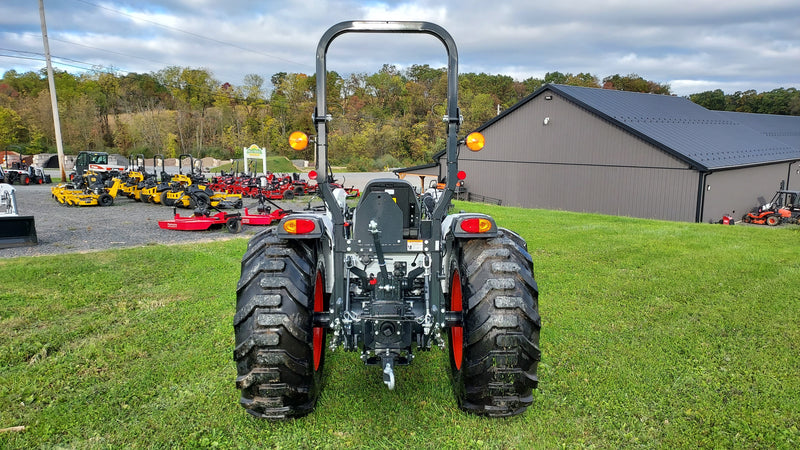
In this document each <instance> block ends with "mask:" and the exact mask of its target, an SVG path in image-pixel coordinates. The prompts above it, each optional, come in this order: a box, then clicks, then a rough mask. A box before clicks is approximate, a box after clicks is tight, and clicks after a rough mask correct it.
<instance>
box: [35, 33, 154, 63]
mask: <svg viewBox="0 0 800 450" xmlns="http://www.w3.org/2000/svg"><path fill="white" fill-rule="evenodd" d="M50 40H51V41H58V42H63V43H65V44H70V45H77V46H78V47H84V48H90V49H92V50H100V51H101V52H106V53H111V54H112V55H119V56H125V57H128V58H136V59H141V60H142V61H147V62H151V63H156V64H162V65H167V66H168V65H169V64H168V63H165V62H163V61H156V60H154V59H149V58H144V57H141V56H136V55H129V54H126V53H121V52H115V51H113V50H106V49H104V48H100V47H93V46H91V45H86V44H79V43H77V42H72V41H68V40H66V39H58V38H54V37H51V38H50Z"/></svg>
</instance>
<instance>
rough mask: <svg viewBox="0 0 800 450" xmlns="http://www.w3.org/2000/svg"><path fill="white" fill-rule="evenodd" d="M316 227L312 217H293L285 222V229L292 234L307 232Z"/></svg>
mask: <svg viewBox="0 0 800 450" xmlns="http://www.w3.org/2000/svg"><path fill="white" fill-rule="evenodd" d="M315 228H316V224H315V223H314V221H313V220H310V219H291V220H287V221H286V222H284V223H283V229H284V230H285V231H286V232H287V233H290V234H307V233H311V232H312V231H314V229H315Z"/></svg>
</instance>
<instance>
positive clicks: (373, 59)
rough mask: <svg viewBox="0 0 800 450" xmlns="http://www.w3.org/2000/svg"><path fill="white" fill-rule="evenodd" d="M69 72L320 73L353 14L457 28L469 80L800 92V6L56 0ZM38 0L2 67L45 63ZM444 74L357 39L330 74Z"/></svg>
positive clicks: (420, 44)
mask: <svg viewBox="0 0 800 450" xmlns="http://www.w3.org/2000/svg"><path fill="white" fill-rule="evenodd" d="M44 3H45V12H46V18H47V29H48V35H49V40H50V49H51V53H52V55H53V61H54V65H55V67H57V68H59V69H62V70H67V71H70V72H74V73H80V72H83V71H86V70H93V69H94V70H97V69H100V70H106V71H107V70H115V71H117V72H118V73H125V72H140V73H142V72H144V73H148V72H156V71H158V70H160V69H163V68H164V67H167V66H171V65H176V66H181V67H202V68H206V69H209V70H210V71H211V72H212V73H213V74H214V76H215V77H216V78H217V79H218V80H219V81H221V82H230V83H232V84H234V85H239V84H241V83H242V80H243V77H244V75H246V74H251V73H255V74H259V75H261V76H263V77H264V78H265V79H266V80H269V78H270V77H271V76H272V75H273V74H275V73H277V72H302V73H309V74H311V73H313V71H314V63H315V62H314V57H315V51H316V45H317V42H318V41H319V38H320V36H322V34H323V33H324V32H325V30H326V29H327V28H328V27H330V26H331V25H333V24H335V23H337V22H340V21H344V20H361V19H365V20H425V21H430V22H435V23H437V24H439V25H442V26H443V27H444V28H445V29H447V30H448V31H449V32H450V34H451V35H452V36H453V38H454V39H455V41H456V44H457V45H458V52H459V59H460V68H459V69H460V71H461V72H475V73H479V72H486V73H490V74H504V75H509V76H512V77H513V78H515V79H517V80H523V79H525V78H528V77H537V78H542V77H543V76H544V74H545V73H547V72H552V71H560V72H564V73H567V72H571V73H578V72H589V73H592V74H594V75H596V76H597V77H599V78H600V79H602V78H603V77H606V76H609V75H614V74H622V75H626V74H631V73H636V74H638V75H640V76H642V77H644V78H646V79H649V80H654V81H657V82H660V83H669V84H670V86H671V87H672V91H673V92H674V93H676V94H678V95H688V94H692V93H697V92H703V91H707V90H713V89H722V90H723V91H725V92H726V93H733V92H735V91H744V90H748V89H755V90H757V91H759V92H761V91H768V90H772V89H775V88H778V87H796V88H800V70H799V69H800V25H799V24H800V1H798V0H759V1H754V0H648V1H641V0H606V1H602V0H600V1H598V0H591V1H590V0H572V1H562V2H558V1H557V2H544V1H537V0H495V1H487V0H407V1H401V0H398V1H396V0H386V1H357V0H280V1H275V0H261V1H254V0H45V1H44ZM43 55H44V52H43V44H42V34H41V24H40V19H39V7H38V2H37V1H36V0H2V1H0V73H4V72H5V71H7V70H10V69H15V70H17V71H18V72H25V71H29V70H39V69H41V68H42V67H44V56H43ZM383 64H395V65H397V66H398V67H400V68H405V67H407V66H409V65H411V64H429V65H431V66H432V67H444V66H445V65H446V57H445V52H444V48H443V47H442V45H441V44H440V43H439V42H438V41H437V40H435V39H434V38H433V37H431V36H427V35H420V36H416V35H391V36H389V35H361V34H346V35H344V36H342V37H340V38H337V39H336V40H335V41H334V42H333V44H332V46H331V48H330V51H329V53H328V69H329V70H335V71H337V72H339V73H340V74H346V73H350V72H366V73H373V72H375V71H377V70H379V69H380V67H381V66H382V65H383Z"/></svg>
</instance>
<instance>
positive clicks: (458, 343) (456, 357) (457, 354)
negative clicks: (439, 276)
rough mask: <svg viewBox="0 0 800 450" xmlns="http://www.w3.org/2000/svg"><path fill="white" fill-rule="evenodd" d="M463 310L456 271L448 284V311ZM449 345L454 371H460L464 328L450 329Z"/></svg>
mask: <svg viewBox="0 0 800 450" xmlns="http://www.w3.org/2000/svg"><path fill="white" fill-rule="evenodd" d="M463 309H464V308H463V303H462V297H461V275H460V274H459V273H458V270H456V271H455V272H453V280H452V282H451V284H450V310H451V311H455V312H460V311H463ZM450 345H451V348H452V349H453V363H454V364H455V367H456V370H461V362H462V360H463V355H464V327H452V328H451V329H450Z"/></svg>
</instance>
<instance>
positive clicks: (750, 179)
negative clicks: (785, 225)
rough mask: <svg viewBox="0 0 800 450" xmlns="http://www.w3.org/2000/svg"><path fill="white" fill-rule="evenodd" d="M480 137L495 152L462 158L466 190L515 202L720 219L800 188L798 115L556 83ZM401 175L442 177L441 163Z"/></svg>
mask: <svg viewBox="0 0 800 450" xmlns="http://www.w3.org/2000/svg"><path fill="white" fill-rule="evenodd" d="M478 131H481V132H482V133H483V134H484V136H485V137H486V142H487V145H486V148H484V149H483V150H482V151H480V152H477V153H473V152H470V151H469V150H468V149H467V148H466V147H465V146H462V147H461V151H460V155H459V168H460V169H461V170H464V171H466V173H467V179H466V189H467V190H468V192H469V195H470V197H471V198H473V199H478V200H482V199H483V200H489V201H491V200H492V199H496V200H497V201H498V202H500V203H502V204H503V205H508V206H521V207H525V208H544V209H552V210H567V211H579V212H597V213H602V214H611V215H621V216H631V217H642V218H655V219H665V220H675V221H690V222H692V221H697V222H708V221H716V220H719V219H720V218H721V217H722V216H723V215H725V214H732V215H733V216H734V217H735V218H737V219H738V218H739V217H741V216H742V215H743V214H744V213H746V212H748V211H750V209H752V208H753V207H755V206H758V205H759V204H762V203H764V202H765V201H767V200H768V199H769V198H771V196H772V194H774V192H775V191H776V190H777V189H779V188H780V187H781V183H783V184H784V187H785V188H787V189H790V188H791V189H800V117H797V116H772V115H762V114H742V113H729V112H726V113H723V112H718V111H710V110H707V109H705V108H703V107H701V106H699V105H696V104H694V103H692V102H691V101H689V100H688V99H686V98H682V97H672V96H665V95H655V94H642V93H634V92H624V91H614V90H605V89H595V88H583V87H576V86H564V85H553V84H548V85H545V86H543V87H542V88H541V89H539V90H537V91H536V92H534V93H533V94H531V95H529V96H528V97H526V98H525V99H523V100H521V101H520V102H519V103H517V104H516V105H514V106H512V107H511V108H509V109H508V110H506V111H504V112H503V113H501V114H499V115H498V116H496V117H495V118H493V119H492V120H490V121H488V122H486V123H485V124H483V125H482V126H481V127H479V128H478ZM437 156H438V155H437ZM442 162H443V161H442ZM397 173H398V175H399V176H405V175H409V174H415V175H419V176H421V177H422V176H426V175H427V176H434V177H435V176H436V175H438V174H439V162H437V163H434V164H430V165H426V166H417V167H410V168H406V169H400V170H398V171H397Z"/></svg>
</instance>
